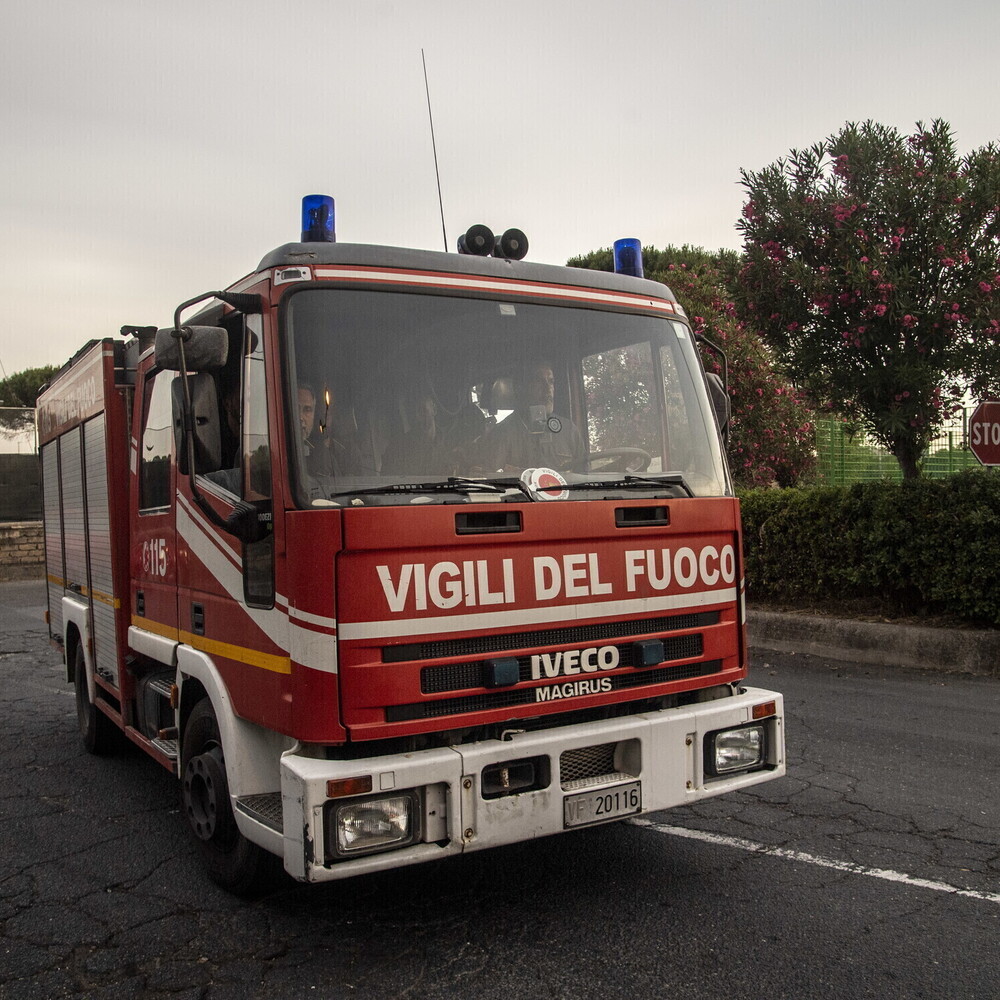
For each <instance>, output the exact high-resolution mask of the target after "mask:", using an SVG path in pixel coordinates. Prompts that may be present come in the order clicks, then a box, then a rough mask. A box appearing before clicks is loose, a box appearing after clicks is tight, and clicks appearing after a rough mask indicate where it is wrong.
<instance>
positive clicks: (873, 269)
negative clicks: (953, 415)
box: [736, 121, 1000, 478]
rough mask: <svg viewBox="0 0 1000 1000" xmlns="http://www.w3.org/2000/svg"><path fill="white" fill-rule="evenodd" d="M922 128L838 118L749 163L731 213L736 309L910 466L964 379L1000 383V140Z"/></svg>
mask: <svg viewBox="0 0 1000 1000" xmlns="http://www.w3.org/2000/svg"><path fill="white" fill-rule="evenodd" d="M916 128H917V131H916V132H915V134H913V135H911V136H909V137H904V136H902V135H900V134H899V133H898V132H897V131H896V130H894V129H891V128H887V127H886V126H884V125H879V124H876V123H874V122H865V123H864V124H863V125H857V124H853V123H852V124H847V125H845V126H844V128H843V129H842V130H841V131H840V132H839V133H837V134H836V135H833V136H831V137H829V138H828V139H826V140H824V141H822V142H818V143H816V145H814V146H811V147H810V148H809V149H805V150H796V149H793V150H791V152H790V153H789V154H788V156H787V157H786V158H782V159H779V160H777V161H776V162H775V163H773V164H771V166H769V167H766V168H764V169H763V170H760V171H758V172H749V171H743V172H742V177H743V185H744V187H745V188H746V190H747V194H748V196H749V197H748V200H747V202H746V204H745V205H744V207H743V218H742V219H741V220H740V222H739V223H738V224H737V226H738V228H739V229H740V230H741V231H742V233H743V238H744V248H745V263H744V266H743V268H742V270H741V272H740V275H739V281H738V283H737V285H736V288H737V295H736V305H737V308H738V310H739V313H740V315H741V317H742V318H743V319H744V320H745V321H746V322H748V323H750V324H752V325H753V326H755V327H756V329H758V330H760V331H761V333H762V334H763V336H764V337H765V339H766V340H767V341H768V343H770V344H771V346H772V347H773V348H774V349H775V351H776V354H777V356H778V358H779V360H780V362H781V364H782V366H783V370H784V371H785V373H786V374H787V375H788V377H789V378H791V379H792V380H793V381H794V382H795V383H796V384H798V385H801V386H802V387H803V388H805V389H806V390H807V391H808V393H809V396H810V398H811V400H812V401H813V402H814V403H815V404H816V405H818V406H825V407H829V408H831V409H833V410H836V411H839V412H840V413H841V414H843V415H844V416H846V417H847V418H848V419H849V420H851V421H853V422H855V423H857V424H859V425H860V426H862V427H864V428H865V429H867V430H868V431H869V432H870V433H871V434H872V435H873V437H874V438H875V439H876V440H877V441H879V442H880V443H881V444H882V445H884V446H885V447H886V448H888V449H889V451H891V452H892V454H893V455H894V456H895V457H896V460H897V461H898V462H899V465H900V468H901V469H902V472H903V475H904V476H905V477H907V478H913V477H915V476H918V475H919V466H918V461H919V459H920V456H921V454H922V453H923V452H924V451H925V450H926V448H927V446H928V444H929V443H930V441H931V439H932V438H933V437H934V435H935V433H936V432H937V431H938V430H939V429H940V426H941V424H942V422H943V420H944V419H945V417H946V416H947V415H949V413H950V412H951V410H952V408H953V407H955V406H956V405H957V404H958V403H959V401H960V400H961V399H962V397H963V395H964V394H965V392H966V391H967V390H968V389H971V390H972V391H973V392H976V393H988V392H990V391H995V390H996V388H997V386H998V383H1000V367H998V364H997V362H998V359H1000V348H998V345H1000V242H998V238H1000V156H998V152H997V149H996V147H995V146H994V145H992V144H990V145H987V146H984V147H983V148H982V149H979V150H976V151H975V152H973V153H971V154H969V155H968V156H966V157H965V158H962V159H960V158H959V157H958V156H957V154H956V152H955V145H954V142H953V141H952V136H951V130H950V128H949V126H948V124H947V123H946V122H943V121H935V122H933V123H932V124H931V126H930V128H925V127H924V126H923V125H922V124H921V123H919V122H918V123H917V126H916Z"/></svg>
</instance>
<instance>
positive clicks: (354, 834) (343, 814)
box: [327, 792, 419, 858]
mask: <svg viewBox="0 0 1000 1000" xmlns="http://www.w3.org/2000/svg"><path fill="white" fill-rule="evenodd" d="M418 816H419V812H418V809H417V797H416V795H415V794H414V793H413V792H407V793H405V794H402V795H400V794H396V795H392V796H387V797H385V798H377V799H362V800H357V799H355V800H353V801H350V800H348V801H345V802H332V803H330V807H329V812H328V813H327V818H328V823H327V831H328V846H329V848H330V853H331V854H333V855H334V856H335V857H339V858H347V857H354V856H355V855H360V854H374V853H375V852H377V851H388V850H393V849H395V848H398V847H406V846H407V845H408V844H412V843H413V842H414V841H415V840H416V839H417V836H418V834H419V829H418V828H419V822H418Z"/></svg>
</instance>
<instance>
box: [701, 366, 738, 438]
mask: <svg viewBox="0 0 1000 1000" xmlns="http://www.w3.org/2000/svg"><path fill="white" fill-rule="evenodd" d="M705 378H706V380H707V381H708V394H709V395H710V396H711V397H712V407H713V408H714V409H715V419H716V421H717V422H718V424H719V433H720V434H721V435H722V440H723V441H725V442H726V443H727V444H728V443H729V417H730V415H731V412H732V411H731V408H730V403H729V393H727V392H726V387H725V385H724V384H723V382H722V378H721V377H720V376H718V375H716V374H715V372H707V373H706V374H705Z"/></svg>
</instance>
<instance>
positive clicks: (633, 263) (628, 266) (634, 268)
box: [615, 236, 644, 278]
mask: <svg viewBox="0 0 1000 1000" xmlns="http://www.w3.org/2000/svg"><path fill="white" fill-rule="evenodd" d="M615 274H630V275H631V276H632V277H633V278H642V277H644V275H643V273H642V244H641V243H640V242H639V241H638V240H637V239H636V238H635V237H634V236H626V237H625V239H621V240H615Z"/></svg>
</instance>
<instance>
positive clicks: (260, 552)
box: [177, 313, 291, 727]
mask: <svg viewBox="0 0 1000 1000" xmlns="http://www.w3.org/2000/svg"><path fill="white" fill-rule="evenodd" d="M261 319H262V318H261V317H260V316H257V315H253V316H248V317H244V316H243V315H242V314H239V313H234V314H230V316H228V317H227V318H226V325H227V328H228V329H229V331H230V346H229V360H228V361H227V363H226V366H225V368H224V369H222V370H221V371H219V372H216V373H215V374H214V377H215V380H216V393H217V396H218V398H219V409H220V433H221V437H222V442H223V447H222V452H223V456H222V465H223V468H221V469H217V470H211V471H207V470H206V471H205V472H204V473H203V474H199V475H198V476H197V477H196V485H197V488H198V492H199V493H200V494H201V495H202V496H203V497H204V500H205V501H206V502H207V503H208V504H210V505H211V507H212V509H213V510H214V511H215V512H216V514H217V515H218V516H219V517H221V518H223V519H227V518H229V516H230V515H232V514H233V512H234V511H235V510H236V509H237V505H239V504H240V503H241V501H242V502H244V503H249V504H253V505H254V506H255V507H256V508H257V509H258V511H260V512H261V513H263V514H265V515H266V514H267V513H268V512H269V511H270V503H271V494H272V491H271V447H270V434H269V429H268V405H267V378H266V374H265V359H264V351H263V337H262V322H261ZM177 530H178V536H179V541H180V544H181V549H182V551H183V552H184V554H185V558H184V559H182V560H181V562H180V565H179V577H178V614H179V619H180V630H181V638H182V641H185V642H188V643H190V644H191V645H193V646H194V647H195V648H198V649H201V650H202V651H204V652H205V653H207V654H208V655H210V656H211V657H212V660H213V663H214V664H215V665H216V667H217V668H218V669H219V671H220V673H221V674H222V677H223V679H224V681H225V683H226V686H227V688H228V690H229V693H230V696H231V697H232V699H233V704H234V707H235V708H236V710H237V713H238V714H240V715H243V716H244V717H247V718H251V719H253V720H254V721H257V722H260V723H261V724H264V725H271V726H275V727H277V726H279V725H280V719H279V718H278V716H279V715H281V714H282V713H287V711H288V709H287V702H286V700H285V699H283V698H282V697H281V689H282V687H283V685H285V684H287V682H288V680H289V675H290V669H291V668H290V663H289V659H288V645H287V642H288V640H287V633H288V618H287V615H286V614H285V613H283V612H282V611H280V610H277V609H275V606H274V605H275V586H274V562H275V560H274V542H275V539H274V534H273V532H272V531H270V530H267V531H266V533H265V534H264V536H263V537H262V538H261V539H259V540H257V541H247V542H244V541H241V540H240V539H239V538H238V537H236V536H235V535H234V534H232V533H231V532H229V531H227V530H226V529H225V528H223V527H221V526H220V525H218V524H217V523H214V519H213V518H212V517H210V516H209V515H207V514H206V512H205V511H204V510H203V508H202V507H201V505H199V504H198V502H197V501H196V500H195V499H194V497H193V496H192V493H191V490H190V483H189V480H188V478H187V477H186V476H182V477H181V479H180V483H179V486H178V511H177Z"/></svg>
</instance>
